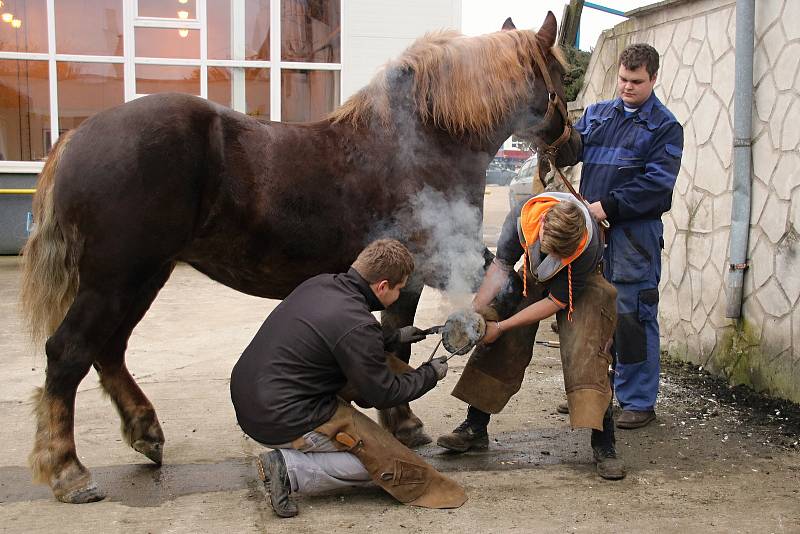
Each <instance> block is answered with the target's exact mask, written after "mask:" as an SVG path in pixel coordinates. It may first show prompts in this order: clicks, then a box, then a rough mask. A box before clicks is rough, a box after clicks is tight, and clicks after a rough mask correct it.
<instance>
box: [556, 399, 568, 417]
mask: <svg viewBox="0 0 800 534" xmlns="http://www.w3.org/2000/svg"><path fill="white" fill-rule="evenodd" d="M556 411H557V412H558V413H563V414H564V415H567V414H569V404H567V401H564V402H559V403H558V406H556Z"/></svg>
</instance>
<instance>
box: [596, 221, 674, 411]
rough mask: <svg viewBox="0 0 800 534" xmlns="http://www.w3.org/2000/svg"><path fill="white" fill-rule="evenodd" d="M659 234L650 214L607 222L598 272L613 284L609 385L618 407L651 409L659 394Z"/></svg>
mask: <svg viewBox="0 0 800 534" xmlns="http://www.w3.org/2000/svg"><path fill="white" fill-rule="evenodd" d="M663 234H664V225H663V224H662V222H661V221H660V220H654V219H651V220H643V221H642V220H639V221H625V222H620V223H617V224H612V225H611V229H610V230H609V231H608V232H607V234H606V243H607V244H608V246H607V247H606V250H605V255H604V266H603V274H604V276H605V277H606V279H607V280H609V281H610V282H611V283H612V284H614V287H616V288H617V329H616V332H615V334H614V346H613V348H612V353H613V355H614V360H615V362H616V366H615V372H614V390H615V393H616V396H617V401H618V402H619V404H620V406H621V407H622V409H623V410H635V411H647V410H652V409H653V406H655V403H656V397H657V396H658V382H659V380H658V377H659V372H660V343H659V331H658V283H659V281H660V280H661V249H662V248H663V247H664V237H663Z"/></svg>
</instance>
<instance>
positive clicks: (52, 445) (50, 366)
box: [29, 271, 163, 504]
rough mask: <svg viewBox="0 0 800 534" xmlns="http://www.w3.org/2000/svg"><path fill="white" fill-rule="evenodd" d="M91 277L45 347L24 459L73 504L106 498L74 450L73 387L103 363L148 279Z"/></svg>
mask: <svg viewBox="0 0 800 534" xmlns="http://www.w3.org/2000/svg"><path fill="white" fill-rule="evenodd" d="M93 274H95V276H85V277H83V278H82V279H81V284H80V287H79V289H78V293H77V295H76V296H75V300H74V301H73V303H72V305H71V306H70V308H69V311H68V312H67V314H66V317H65V318H64V320H63V321H62V323H61V325H60V326H59V327H58V329H57V330H56V332H55V333H54V334H53V335H52V336H51V337H50V339H48V340H47V343H46V344H45V351H46V352H47V372H46V378H45V385H44V389H43V390H40V392H39V394H38V399H37V406H36V414H37V428H36V439H35V442H34V448H33V451H32V452H31V455H30V458H29V460H30V464H31V467H32V469H33V473H34V478H35V479H36V480H37V481H39V482H46V483H47V484H49V485H50V488H51V489H52V491H53V494H54V495H55V497H56V498H57V499H58V500H60V501H63V502H68V503H74V504H78V503H85V502H93V501H98V500H101V499H103V498H104V497H105V495H104V493H103V492H102V491H101V490H100V489H99V488H98V487H97V486H96V485H95V484H94V482H93V481H92V476H91V473H90V472H89V470H88V469H86V468H85V467H84V466H83V464H82V463H81V462H80V460H79V459H78V456H77V453H76V451H75V437H74V419H75V397H76V393H77V389H78V384H80V382H81V380H82V379H83V378H84V377H85V376H86V374H87V373H88V372H89V369H90V367H91V366H92V364H93V363H94V362H95V361H98V360H101V361H102V355H103V351H104V350H105V349H106V348H107V347H108V346H109V343H110V340H111V339H112V336H113V335H114V334H115V333H116V332H117V331H118V330H119V329H120V327H121V326H122V325H123V324H125V322H126V319H128V318H129V317H130V314H131V309H132V307H135V305H136V303H137V301H138V299H137V297H138V295H139V292H140V291H141V286H142V280H148V278H147V277H144V278H143V277H142V276H141V271H140V272H139V274H138V275H137V276H136V278H137V280H136V281H131V280H122V279H120V278H119V277H114V276H113V275H109V276H98V275H97V274H96V273H93ZM161 283H162V284H163V281H162V282H161ZM159 287H160V286H159ZM148 304H149V303H148ZM146 308H147V306H144V309H146ZM141 313H143V310H142V312H141ZM130 328H132V327H130ZM126 372H127V371H126ZM119 380H120V379H119V378H117V381H119ZM122 380H124V379H122Z"/></svg>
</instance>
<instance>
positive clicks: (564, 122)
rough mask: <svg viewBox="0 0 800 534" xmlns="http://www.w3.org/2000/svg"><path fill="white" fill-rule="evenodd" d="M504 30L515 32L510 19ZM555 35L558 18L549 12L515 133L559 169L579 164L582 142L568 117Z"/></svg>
mask: <svg viewBox="0 0 800 534" xmlns="http://www.w3.org/2000/svg"><path fill="white" fill-rule="evenodd" d="M502 29H503V30H515V29H516V27H515V26H514V23H513V22H512V20H511V18H508V19H506V21H505V22H504V23H503V28H502ZM556 31H557V28H556V17H555V16H554V15H553V13H552V12H551V11H548V12H547V16H546V17H545V19H544V23H543V24H542V27H541V28H540V29H539V31H538V32H536V39H535V42H534V43H533V47H532V48H531V50H530V51H531V54H530V56H531V57H530V58H529V60H530V61H531V62H532V66H533V72H534V76H535V78H534V79H533V80H531V82H530V83H531V91H530V92H529V95H530V96H529V98H528V101H527V102H525V111H524V112H523V113H521V114H520V115H519V118H518V120H517V121H516V124H515V131H514V133H515V134H516V135H517V136H518V137H521V138H522V139H525V140H528V141H531V142H533V143H534V145H536V148H537V150H538V151H539V153H540V154H544V155H548V154H549V155H551V156H552V157H553V158H554V159H555V162H556V165H558V166H559V167H560V166H563V165H573V164H574V163H576V162H577V160H578V155H579V154H580V151H581V138H580V135H579V134H578V133H577V132H576V131H575V129H574V128H572V124H571V123H570V121H569V118H568V117H567V107H566V100H565V99H564V85H563V79H564V65H563V60H562V59H561V57H560V54H559V53H558V52H557V49H554V48H553V47H554V45H555V42H556ZM543 89H544V90H543Z"/></svg>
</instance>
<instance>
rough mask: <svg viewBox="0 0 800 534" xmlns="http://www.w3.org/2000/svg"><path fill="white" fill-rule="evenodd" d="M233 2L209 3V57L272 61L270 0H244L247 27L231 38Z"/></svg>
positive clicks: (237, 30) (225, 0) (219, 1)
mask: <svg viewBox="0 0 800 534" xmlns="http://www.w3.org/2000/svg"><path fill="white" fill-rule="evenodd" d="M231 7H232V6H231V0H217V1H215V2H209V3H208V57H209V58H211V59H258V60H264V61H266V60H269V0H245V4H244V14H243V15H244V20H243V24H244V28H241V27H240V28H237V29H236V32H234V34H233V39H231V20H233V19H234V18H235V17H234V13H233V12H232V11H231Z"/></svg>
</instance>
